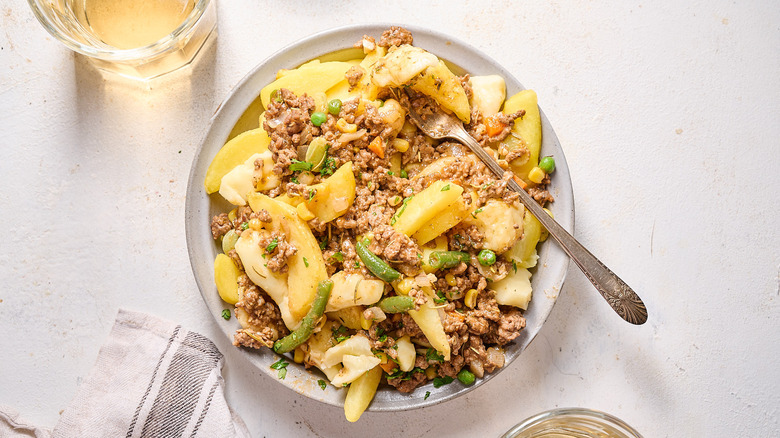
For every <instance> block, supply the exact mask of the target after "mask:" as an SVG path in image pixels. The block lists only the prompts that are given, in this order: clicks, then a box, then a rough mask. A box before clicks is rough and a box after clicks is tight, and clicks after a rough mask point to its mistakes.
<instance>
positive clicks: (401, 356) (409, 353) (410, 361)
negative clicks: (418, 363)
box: [395, 335, 417, 372]
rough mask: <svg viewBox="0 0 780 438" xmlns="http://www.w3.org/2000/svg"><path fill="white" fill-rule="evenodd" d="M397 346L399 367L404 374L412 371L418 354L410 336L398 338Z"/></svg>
mask: <svg viewBox="0 0 780 438" xmlns="http://www.w3.org/2000/svg"><path fill="white" fill-rule="evenodd" d="M395 345H397V346H398V349H397V351H398V367H399V368H400V369H401V371H403V372H407V371H411V370H412V368H414V361H415V359H417V352H416V351H415V350H414V344H412V341H411V340H410V339H409V335H406V336H403V337H401V338H398V340H397V341H396V343H395Z"/></svg>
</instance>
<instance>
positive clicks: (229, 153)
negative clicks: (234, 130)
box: [203, 128, 271, 194]
mask: <svg viewBox="0 0 780 438" xmlns="http://www.w3.org/2000/svg"><path fill="white" fill-rule="evenodd" d="M270 142H271V138H270V137H268V134H266V132H265V130H263V128H257V129H253V130H251V131H247V132H244V133H243V134H240V135H238V136H236V137H234V138H233V139H232V140H230V141H228V142H227V143H225V145H224V146H222V149H220V150H219V152H217V155H215V156H214V159H212V160H211V164H209V168H208V169H207V170H206V178H205V180H204V182H203V183H204V185H205V187H206V193H209V194H211V193H214V192H216V191H218V190H219V186H220V184H221V182H222V177H223V176H225V175H226V174H227V173H228V172H230V171H231V170H233V168H234V167H236V166H238V165H240V164H243V163H244V162H245V161H246V160H247V159H248V158H249V157H251V156H252V155H254V154H260V153H263V152H265V151H267V150H268V144H269V143H270Z"/></svg>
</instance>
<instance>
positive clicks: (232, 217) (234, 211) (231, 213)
mask: <svg viewBox="0 0 780 438" xmlns="http://www.w3.org/2000/svg"><path fill="white" fill-rule="evenodd" d="M237 215H238V208H234V209H232V210H230V211H229V212H228V219H230V221H231V222H232V221H234V220H236V217H237Z"/></svg>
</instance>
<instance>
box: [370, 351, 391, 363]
mask: <svg viewBox="0 0 780 438" xmlns="http://www.w3.org/2000/svg"><path fill="white" fill-rule="evenodd" d="M374 356H376V357H377V358H379V360H380V362H379V363H387V361H388V360H389V359H388V358H387V354H385V353H382V352H381V351H380V352H376V353H374Z"/></svg>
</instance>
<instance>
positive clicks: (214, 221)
mask: <svg viewBox="0 0 780 438" xmlns="http://www.w3.org/2000/svg"><path fill="white" fill-rule="evenodd" d="M232 229H233V222H232V221H231V220H230V219H228V215H227V213H221V214H218V215H216V216H214V217H213V218H211V237H213V238H214V240H217V239H219V238H220V237H222V236H224V235H225V233H227V232H228V231H230V230H232Z"/></svg>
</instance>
